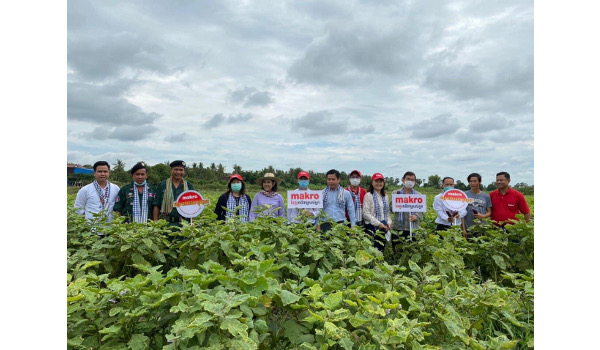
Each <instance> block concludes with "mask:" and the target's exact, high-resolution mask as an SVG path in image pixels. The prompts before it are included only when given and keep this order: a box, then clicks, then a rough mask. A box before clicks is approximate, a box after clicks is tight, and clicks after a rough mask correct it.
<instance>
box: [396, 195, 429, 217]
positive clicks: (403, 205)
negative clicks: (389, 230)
mask: <svg viewBox="0 0 600 350" xmlns="http://www.w3.org/2000/svg"><path fill="white" fill-rule="evenodd" d="M392 211H393V212H397V213H404V212H413V213H424V212H426V211H427V196H426V195H424V194H397V193H393V194H392Z"/></svg>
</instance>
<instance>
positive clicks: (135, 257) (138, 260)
mask: <svg viewBox="0 0 600 350" xmlns="http://www.w3.org/2000/svg"><path fill="white" fill-rule="evenodd" d="M131 260H133V262H134V263H135V264H138V265H147V266H152V265H151V264H150V263H149V262H147V261H146V259H144V257H142V256H141V255H140V253H133V254H132V255H131Z"/></svg>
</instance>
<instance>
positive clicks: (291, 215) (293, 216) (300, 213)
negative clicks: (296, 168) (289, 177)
mask: <svg viewBox="0 0 600 350" xmlns="http://www.w3.org/2000/svg"><path fill="white" fill-rule="evenodd" d="M309 182H310V174H309V173H308V172H306V171H301V172H299V173H298V191H306V190H308V184H309ZM320 211H321V209H302V208H288V210H287V218H288V223H290V224H291V223H296V224H297V223H300V222H302V220H301V218H302V217H305V218H308V222H310V223H311V224H313V225H314V224H316V222H317V220H316V217H317V216H319V212H320Z"/></svg>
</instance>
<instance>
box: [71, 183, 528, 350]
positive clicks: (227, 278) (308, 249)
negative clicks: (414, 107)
mask: <svg viewBox="0 0 600 350" xmlns="http://www.w3.org/2000/svg"><path fill="white" fill-rule="evenodd" d="M199 191H200V192H201V193H202V194H203V195H204V196H206V197H208V198H209V199H211V205H209V206H208V207H207V208H206V209H205V211H204V212H203V213H202V214H201V215H200V216H199V217H198V218H197V219H196V220H195V224H194V225H193V226H190V225H185V227H184V228H183V229H182V230H175V231H172V230H169V229H167V227H166V226H165V222H163V221H160V222H158V223H154V222H152V223H149V224H148V225H140V224H130V223H122V222H121V221H120V219H118V220H116V221H115V222H113V223H111V224H110V225H106V224H100V225H97V226H96V227H95V228H94V227H92V226H91V225H90V224H89V223H87V222H86V221H85V220H84V219H83V218H82V217H81V216H79V215H76V214H74V212H73V209H72V203H73V201H74V197H75V195H74V193H75V191H72V190H68V195H67V205H68V208H69V210H68V216H67V340H68V348H70V349H121V348H130V349H201V348H208V349H399V348H406V349H466V348H468V349H500V348H502V349H524V348H532V347H533V345H534V302H533V300H534V289H533V284H534V273H533V270H534V266H533V240H534V229H533V223H529V224H527V223H518V224H516V225H513V226H510V228H509V231H508V233H506V232H503V231H501V230H498V229H497V228H496V227H495V226H493V225H490V224H489V223H484V224H481V225H479V226H478V227H477V231H478V232H479V233H480V234H481V235H480V236H478V237H476V238H472V239H468V240H467V239H465V238H463V237H462V235H461V233H460V232H459V231H458V229H453V230H450V231H448V232H443V233H440V234H439V235H438V234H436V233H435V223H434V222H433V220H434V219H435V214H434V213H433V211H432V210H431V203H432V200H433V196H434V195H435V194H437V193H436V192H431V193H429V192H427V195H428V207H429V208H430V209H429V211H428V212H427V213H426V215H425V218H424V220H423V223H422V226H423V227H422V229H420V230H418V231H417V232H416V240H415V241H412V242H409V241H400V242H398V249H397V250H396V251H395V252H393V251H392V249H391V245H388V246H387V247H386V251H385V253H384V254H383V255H382V254H381V253H379V252H378V251H377V250H376V249H374V248H373V247H372V242H371V238H370V237H368V236H366V235H365V234H364V232H363V231H362V230H361V229H360V228H353V229H349V228H347V227H346V226H344V225H338V226H336V227H335V228H334V229H333V230H331V231H329V232H327V233H325V234H323V233H320V232H317V231H316V230H315V229H314V228H313V227H310V226H309V225H302V224H294V225H286V224H285V223H284V220H282V219H267V218H259V219H258V220H256V221H255V222H253V223H248V224H236V223H229V224H225V225H224V224H218V223H217V222H216V221H215V220H214V218H215V214H214V213H213V212H212V210H213V208H214V203H215V202H216V199H217V198H218V196H219V195H220V194H221V191H202V189H201V188H200V189H199ZM282 192H283V191H282ZM250 195H251V196H252V195H253V193H250ZM284 198H285V196H284ZM527 199H528V201H529V203H530V205H531V208H532V210H533V196H528V198H527ZM93 230H95V232H93ZM96 233H103V234H105V235H106V237H105V238H98V236H97V235H96Z"/></svg>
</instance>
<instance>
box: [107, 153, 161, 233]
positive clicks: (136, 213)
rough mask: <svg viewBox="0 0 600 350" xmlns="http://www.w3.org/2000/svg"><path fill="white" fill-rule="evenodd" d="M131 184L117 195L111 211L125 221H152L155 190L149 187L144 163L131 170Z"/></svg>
mask: <svg viewBox="0 0 600 350" xmlns="http://www.w3.org/2000/svg"><path fill="white" fill-rule="evenodd" d="M131 178H132V179H133V182H131V183H129V184H127V185H125V186H123V187H122V188H121V189H120V190H119V194H118V195H117V198H116V202H115V206H114V207H113V210H114V211H115V214H116V215H117V216H121V215H123V216H126V217H127V221H130V222H140V223H146V222H148V220H151V219H152V207H153V206H155V205H158V204H156V203H155V202H156V190H155V189H154V188H153V187H152V186H150V185H149V184H148V183H147V182H146V179H147V178H148V169H147V168H146V163H144V162H139V163H137V164H136V165H134V166H133V168H131Z"/></svg>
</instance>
